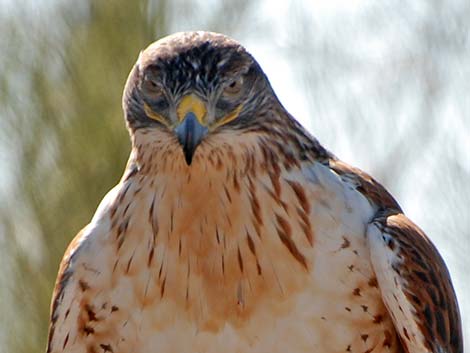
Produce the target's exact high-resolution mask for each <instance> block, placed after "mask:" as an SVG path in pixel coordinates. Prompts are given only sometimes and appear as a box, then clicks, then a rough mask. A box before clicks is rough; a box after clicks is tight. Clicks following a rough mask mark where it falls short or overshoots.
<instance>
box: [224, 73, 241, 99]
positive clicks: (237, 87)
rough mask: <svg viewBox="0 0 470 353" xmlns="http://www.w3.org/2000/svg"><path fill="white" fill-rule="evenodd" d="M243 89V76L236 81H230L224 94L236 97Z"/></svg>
mask: <svg viewBox="0 0 470 353" xmlns="http://www.w3.org/2000/svg"><path fill="white" fill-rule="evenodd" d="M242 87H243V76H240V77H238V78H237V79H235V80H233V81H230V82H229V83H228V85H227V86H225V89H224V93H225V94H226V95H228V96H236V95H237V94H239V93H240V91H241V89H242Z"/></svg>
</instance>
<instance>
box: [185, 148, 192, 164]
mask: <svg viewBox="0 0 470 353" xmlns="http://www.w3.org/2000/svg"><path fill="white" fill-rule="evenodd" d="M193 154H194V152H193V151H189V150H185V151H184V159H185V161H186V164H187V165H188V166H190V165H191V162H192V161H193Z"/></svg>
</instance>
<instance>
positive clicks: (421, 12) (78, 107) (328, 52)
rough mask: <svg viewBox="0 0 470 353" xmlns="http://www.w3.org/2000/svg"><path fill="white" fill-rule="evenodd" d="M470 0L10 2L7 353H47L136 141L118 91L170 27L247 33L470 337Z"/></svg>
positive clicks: (5, 76)
mask: <svg viewBox="0 0 470 353" xmlns="http://www.w3.org/2000/svg"><path fill="white" fill-rule="evenodd" d="M469 18H470V2H469V1H468V0H447V1H445V2H443V1H440V0H402V1H399V2H397V1H391V0H390V1H388V0H381V1H372V0H370V1H368V0H330V1H327V0H324V1H320V0H313V1H307V0H305V1H294V0H291V1H282V2H281V1H279V2H278V3H277V2H275V1H269V0H259V1H251V0H241V1H216V0H210V1H203V0H201V1H190V0H173V1H163V0H154V1H152V0H148V1H147V0H142V1H128V0H113V1H102V0H98V1H91V0H82V1H63V0H23V1H19V2H18V1H15V0H0V33H1V35H0V200H1V202H0V352H2V353H3V352H5V353H6V352H10V353H27V352H28V353H29V352H41V351H44V348H45V344H46V335H47V326H48V314H49V302H50V297H51V292H52V288H53V285H54V280H55V276H56V273H57V268H58V264H59V261H60V259H61V257H62V255H63V253H64V251H65V248H66V246H67V244H68V243H69V242H70V240H71V239H72V237H73V236H74V235H75V234H76V233H77V232H78V231H79V230H80V229H81V228H82V227H83V226H84V225H85V224H86V223H87V222H88V221H89V220H90V219H91V217H92V215H93V213H94V210H95V208H96V206H97V205H98V203H99V201H100V200H101V198H102V197H103V196H104V195H105V193H106V192H107V191H108V190H109V189H110V188H111V187H112V186H114V185H115V184H116V183H117V182H118V180H119V178H120V176H121V174H122V172H123V169H124V166H125V163H126V160H127V157H128V153H129V150H130V143H129V138H128V133H127V131H126V129H125V125H124V120H123V117H122V112H121V93H122V89H123V86H124V83H125V80H126V77H127V74H128V72H129V70H130V68H131V66H132V65H133V63H134V62H135V60H136V59H137V55H138V53H139V51H140V50H141V49H142V48H144V47H146V46H147V45H148V44H149V43H150V42H152V41H154V40H155V39H157V38H160V37H162V36H164V35H166V34H169V33H172V32H175V31H183V30H196V29H204V30H212V31H217V32H223V33H225V34H228V35H230V36H232V37H234V38H236V39H238V40H239V41H240V42H242V43H243V44H244V45H245V46H246V47H247V48H248V49H249V50H250V51H251V52H252V54H254V56H255V57H256V58H257V59H258V61H259V62H260V64H261V66H262V67H263V68H264V70H265V71H266V73H267V75H268V77H270V79H271V82H272V84H273V86H274V89H275V90H276V92H277V94H278V96H279V98H280V100H281V101H282V102H283V104H284V105H285V106H286V108H287V109H288V110H289V111H290V112H291V113H292V114H293V115H294V116H295V117H297V119H298V120H300V121H301V122H302V123H303V124H304V125H305V126H306V127H307V128H308V129H309V130H310V131H311V132H312V133H313V134H314V135H315V136H317V137H318V139H319V140H320V141H321V142H322V143H323V144H324V145H325V146H327V147H328V148H329V149H330V150H332V151H333V152H334V153H335V154H336V155H337V156H339V157H340V158H342V159H343V160H345V161H347V162H349V163H351V164H353V165H356V166H358V167H360V168H362V169H364V170H365V171H367V172H369V173H371V174H372V175H374V176H375V177H376V178H377V179H378V180H379V181H381V182H382V183H383V184H385V186H386V187H387V188H388V189H389V190H390V191H391V192H392V193H393V194H394V195H395V196H396V197H397V199H398V200H399V202H400V203H401V205H402V206H403V208H404V210H405V212H406V213H407V214H408V215H409V216H410V217H411V218H412V219H413V220H414V221H415V222H417V223H418V224H419V225H420V226H421V227H422V228H423V229H424V230H425V231H426V233H427V234H428V235H429V237H430V238H431V239H432V240H433V242H434V243H435V244H436V245H437V247H438V248H439V250H440V252H441V254H442V255H443V257H444V258H445V260H446V262H447V264H448V267H449V269H450V272H451V275H452V278H453V281H454V286H455V289H456V291H457V295H458V297H459V301H460V307H461V313H462V316H463V322H464V332H465V333H466V345H467V347H469V346H470V335H469V332H470V275H469V269H470V93H469V92H470V21H469Z"/></svg>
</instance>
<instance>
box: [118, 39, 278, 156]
mask: <svg viewBox="0 0 470 353" xmlns="http://www.w3.org/2000/svg"><path fill="white" fill-rule="evenodd" d="M269 102H271V106H272V103H273V102H277V99H276V97H275V95H274V93H273V91H272V89H271V87H270V85H269V82H268V80H267V78H266V76H265V74H264V73H263V72H262V70H261V68H260V67H259V65H258V63H257V62H256V61H255V60H254V59H253V57H252V56H251V55H250V54H249V53H248V52H247V51H246V50H245V49H244V48H243V47H242V46H241V45H240V44H239V43H238V42H236V41H234V40H232V39H230V38H228V37H226V36H224V35H221V34H216V33H210V32H184V33H177V34H174V35H171V36H168V37H166V38H163V39H161V40H159V41H157V42H155V43H153V44H151V45H150V46H149V47H148V48H147V49H145V50H144V51H142V52H141V53H140V55H139V58H138V60H137V63H136V64H135V66H134V68H133V69H132V71H131V73H130V75H129V78H128V80H127V83H126V87H125V89H124V97H123V107H124V112H125V116H126V120H127V125H128V127H129V129H130V131H131V134H135V133H136V131H138V130H139V129H145V130H146V131H149V130H150V131H157V132H159V134H160V135H159V136H162V135H161V133H164V134H165V136H167V137H168V136H169V135H171V136H172V137H173V142H174V143H176V144H179V145H180V146H181V149H182V151H183V153H184V157H185V160H186V163H187V164H188V165H190V164H191V162H192V160H193V156H194V154H195V152H196V149H197V148H198V146H199V145H200V144H201V143H204V141H209V140H210V139H211V138H212V136H214V135H217V134H219V133H220V132H227V131H237V132H238V134H234V136H237V135H240V133H243V132H245V131H248V130H249V129H250V128H251V129H253V127H254V126H257V124H258V123H260V120H262V119H263V115H265V113H266V110H267V108H265V106H267V105H268V104H269Z"/></svg>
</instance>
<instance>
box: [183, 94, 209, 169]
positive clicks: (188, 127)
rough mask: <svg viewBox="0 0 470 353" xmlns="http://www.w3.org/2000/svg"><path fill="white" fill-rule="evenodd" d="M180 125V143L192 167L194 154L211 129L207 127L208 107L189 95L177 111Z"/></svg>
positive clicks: (187, 161)
mask: <svg viewBox="0 0 470 353" xmlns="http://www.w3.org/2000/svg"><path fill="white" fill-rule="evenodd" d="M177 115H178V120H179V124H178V126H177V127H176V129H175V133H176V136H177V137H178V141H179V143H180V144H181V146H182V147H183V153H184V158H185V160H186V163H187V165H188V166H189V165H191V162H192V160H193V156H194V152H195V151H196V148H197V146H199V144H200V143H201V141H202V139H203V138H204V137H205V136H206V135H207V133H208V131H209V129H208V128H207V126H206V122H205V117H206V107H205V105H204V103H203V102H202V101H201V100H200V99H199V98H197V97H196V96H194V95H188V96H186V97H184V98H183V99H182V100H181V103H180V104H179V106H178V109H177Z"/></svg>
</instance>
